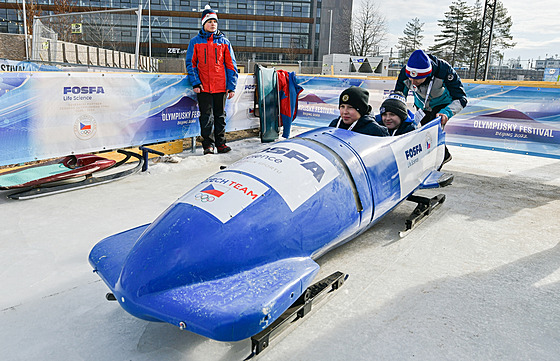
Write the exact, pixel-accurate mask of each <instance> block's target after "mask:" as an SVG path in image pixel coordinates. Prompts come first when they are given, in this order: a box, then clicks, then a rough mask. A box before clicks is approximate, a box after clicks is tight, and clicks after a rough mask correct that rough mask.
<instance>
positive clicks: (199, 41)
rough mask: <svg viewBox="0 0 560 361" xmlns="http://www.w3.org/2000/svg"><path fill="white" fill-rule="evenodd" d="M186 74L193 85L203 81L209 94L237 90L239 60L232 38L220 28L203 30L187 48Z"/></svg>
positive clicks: (205, 90)
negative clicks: (213, 30) (233, 47)
mask: <svg viewBox="0 0 560 361" xmlns="http://www.w3.org/2000/svg"><path fill="white" fill-rule="evenodd" d="M186 63H187V73H188V77H189V81H190V83H191V85H192V87H193V88H194V87H196V86H198V85H200V84H202V86H203V88H204V92H206V93H225V92H227V91H235V87H236V85H237V77H238V74H237V63H236V61H235V55H234V53H233V49H232V47H231V44H230V42H229V40H228V39H227V38H226V37H225V36H224V34H223V33H222V32H220V31H219V30H218V31H216V33H208V32H206V31H204V30H200V31H199V33H198V35H197V36H195V37H194V38H192V39H191V41H190V43H189V48H188V50H187V58H186Z"/></svg>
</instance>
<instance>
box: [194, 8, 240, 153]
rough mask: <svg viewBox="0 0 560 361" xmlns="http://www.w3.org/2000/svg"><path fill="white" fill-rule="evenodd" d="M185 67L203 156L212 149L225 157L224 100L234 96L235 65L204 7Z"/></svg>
mask: <svg viewBox="0 0 560 361" xmlns="http://www.w3.org/2000/svg"><path fill="white" fill-rule="evenodd" d="M186 63H187V73H188V77H189V82H190V83H191V85H192V87H193V91H194V92H195V93H196V96H197V99H198V108H199V110H200V117H199V118H198V119H199V122H200V135H201V136H202V147H203V148H204V154H212V153H214V145H215V146H216V149H217V151H218V153H227V152H229V151H230V150H231V148H230V147H228V146H227V145H226V130H225V129H226V112H225V105H226V98H227V99H231V98H233V96H234V95H235V87H236V85H237V77H238V74H237V73H238V72H237V63H236V61H235V55H234V53H233V49H232V47H231V44H230V42H229V40H228V39H227V38H226V37H225V36H224V34H223V33H222V32H221V31H219V30H218V15H216V12H215V11H214V10H212V9H211V8H210V6H208V5H206V7H205V9H204V11H203V12H202V29H201V30H200V31H199V32H198V35H196V36H195V37H194V38H192V39H191V41H190V43H189V48H188V50H187V58H186ZM212 114H213V119H214V121H212V117H211V115H212ZM212 128H213V129H212Z"/></svg>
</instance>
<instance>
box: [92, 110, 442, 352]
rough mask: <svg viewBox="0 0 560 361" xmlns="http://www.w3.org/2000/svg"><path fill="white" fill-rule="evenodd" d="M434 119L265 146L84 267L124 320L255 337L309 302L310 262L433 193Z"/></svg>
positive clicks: (330, 131)
mask: <svg viewBox="0 0 560 361" xmlns="http://www.w3.org/2000/svg"><path fill="white" fill-rule="evenodd" d="M444 143H445V133H444V132H443V131H442V129H441V126H440V121H439V118H438V119H436V120H434V121H432V122H431V123H429V124H427V125H425V126H423V127H422V128H420V129H417V130H415V131H413V132H410V133H407V134H404V135H401V136H397V137H371V136H367V135H362V134H358V133H354V132H351V131H347V130H343V129H337V128H319V129H315V130H311V131H309V132H306V133H303V134H301V135H299V136H298V137H295V138H291V139H288V140H285V141H281V142H277V143H273V144H271V145H270V146H269V147H268V148H266V149H264V150H262V151H259V152H257V153H255V154H252V155H249V156H247V157H245V158H243V159H241V160H239V161H237V162H236V163H234V164H232V165H231V166H228V167H227V168H225V169H223V170H222V171H219V172H218V173H216V174H214V175H212V176H210V177H209V178H208V179H206V180H204V181H203V182H202V183H200V184H199V185H197V186H196V187H194V188H193V189H191V190H190V191H188V192H187V193H186V194H184V195H183V196H182V197H181V198H179V199H178V200H177V201H176V202H175V203H173V204H172V205H171V206H170V207H169V208H168V209H167V210H166V211H164V212H163V213H162V214H161V215H160V216H159V217H158V218H157V219H156V220H155V221H154V222H153V223H151V224H146V225H143V226H139V227H136V228H133V229H131V230H128V231H124V232H122V233H119V234H115V235H113V236H110V237H108V238H105V239H103V240H102V241H100V242H99V243H98V244H97V245H96V246H95V247H94V248H93V249H92V251H91V253H90V255H89V261H90V263H91V265H92V266H93V268H94V271H95V272H96V273H97V274H98V275H99V276H100V277H101V278H102V279H103V281H104V282H105V283H106V284H107V286H108V287H109V289H110V291H111V297H112V298H113V299H116V300H117V301H118V302H119V304H120V305H121V306H122V308H124V309H125V310H126V311H127V312H129V313H130V314H132V315H134V316H136V317H139V318H141V319H144V320H149V321H161V322H168V323H170V324H172V325H175V326H177V327H180V328H181V329H185V330H189V331H191V332H194V333H197V334H200V335H203V336H206V337H209V338H211V339H215V340H220V341H238V340H242V339H246V338H249V337H254V336H255V335H257V334H260V333H261V332H263V331H265V330H266V329H267V328H268V327H269V326H271V325H273V324H274V323H275V322H276V321H277V320H279V319H280V318H281V315H283V314H284V313H285V312H286V311H287V310H288V309H289V308H291V307H293V306H294V305H295V304H296V300H298V299H300V297H301V296H302V294H304V293H305V292H307V290H308V287H309V286H310V284H311V283H312V281H313V279H314V277H315V276H316V274H317V272H318V271H319V265H318V264H317V263H316V262H315V260H316V259H317V258H318V257H320V256H321V255H323V254H325V253H326V252H328V251H329V250H331V249H333V248H335V247H338V246H340V245H342V244H344V243H345V242H347V241H349V240H351V239H353V238H354V237H356V236H358V235H359V234H361V233H362V232H364V231H365V230H367V229H368V228H370V227H371V226H372V225H374V224H375V223H376V222H377V221H378V220H379V219H381V218H382V217H383V216H384V215H385V214H387V213H388V212H390V211H391V210H392V209H393V208H395V207H396V206H397V205H398V204H399V203H401V202H403V201H404V200H406V199H408V198H409V197H410V196H411V195H412V194H413V193H414V192H415V191H416V190H418V189H420V188H434V187H440V186H443V185H446V184H449V183H450V182H451V179H452V176H450V175H448V174H444V173H441V172H438V171H437V170H436V169H437V168H438V167H439V165H440V164H441V163H442V160H443V156H444Z"/></svg>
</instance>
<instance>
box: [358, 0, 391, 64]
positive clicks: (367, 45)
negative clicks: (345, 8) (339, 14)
mask: <svg viewBox="0 0 560 361" xmlns="http://www.w3.org/2000/svg"><path fill="white" fill-rule="evenodd" d="M354 14H355V16H354V18H353V19H352V34H351V37H350V54H351V55H357V56H367V55H377V54H379V51H380V48H381V46H382V44H383V43H384V42H385V40H386V39H387V21H386V19H385V16H384V15H383V14H382V13H381V12H380V11H379V6H378V5H377V4H376V3H375V1H374V0H362V2H361V3H360V6H359V7H358V9H357V11H356V12H355V13H354Z"/></svg>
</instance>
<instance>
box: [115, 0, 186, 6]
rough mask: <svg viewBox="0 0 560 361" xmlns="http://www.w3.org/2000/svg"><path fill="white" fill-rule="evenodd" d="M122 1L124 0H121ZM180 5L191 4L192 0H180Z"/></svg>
mask: <svg viewBox="0 0 560 361" xmlns="http://www.w3.org/2000/svg"><path fill="white" fill-rule="evenodd" d="M121 1H122V0H121ZM179 5H181V6H190V5H191V2H190V1H189V0H180V1H179Z"/></svg>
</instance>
